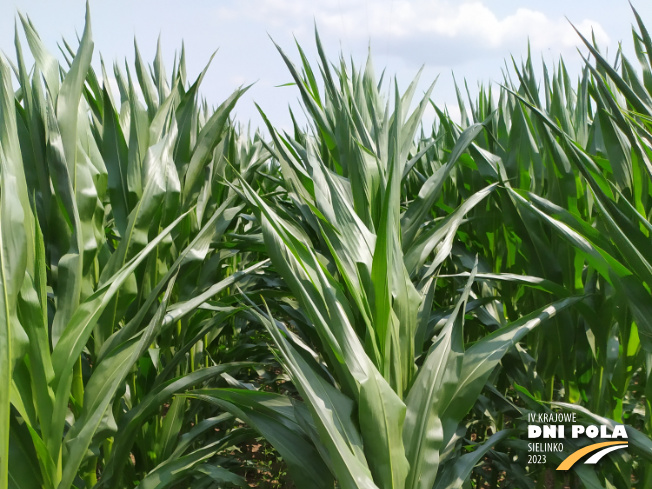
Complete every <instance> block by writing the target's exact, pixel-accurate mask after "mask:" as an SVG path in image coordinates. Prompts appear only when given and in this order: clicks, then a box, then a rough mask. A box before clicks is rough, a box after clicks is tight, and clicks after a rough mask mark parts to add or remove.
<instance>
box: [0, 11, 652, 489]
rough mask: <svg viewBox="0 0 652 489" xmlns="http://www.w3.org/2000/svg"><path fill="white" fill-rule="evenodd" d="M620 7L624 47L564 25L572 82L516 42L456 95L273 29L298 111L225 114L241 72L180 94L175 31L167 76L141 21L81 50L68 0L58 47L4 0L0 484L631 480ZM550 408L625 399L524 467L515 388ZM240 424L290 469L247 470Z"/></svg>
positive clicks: (632, 286)
mask: <svg viewBox="0 0 652 489" xmlns="http://www.w3.org/2000/svg"><path fill="white" fill-rule="evenodd" d="M635 16H636V20H637V29H635V30H634V31H633V38H634V45H635V49H636V53H637V57H638V61H639V64H640V69H639V71H637V69H636V68H634V67H633V65H632V64H631V63H630V62H629V61H628V60H627V59H625V58H624V57H623V56H622V54H621V53H620V52H619V53H618V56H617V58H616V60H615V62H614V63H613V64H612V63H610V62H609V61H608V60H606V59H605V58H604V57H603V56H602V55H601V53H600V51H599V48H598V46H596V45H595V44H594V43H592V42H590V41H588V40H586V39H583V40H584V42H585V43H586V46H587V49H588V50H589V52H590V55H591V59H590V60H589V59H587V61H586V65H585V68H584V70H583V72H582V73H581V75H580V77H579V79H578V80H577V82H576V83H574V82H573V81H572V80H571V76H570V74H569V73H568V70H567V69H566V67H565V65H564V63H563V61H560V63H559V65H558V66H554V67H552V68H551V69H550V68H549V67H546V66H544V72H543V73H544V74H543V79H542V80H539V79H537V76H536V75H535V70H534V68H533V65H532V61H531V59H530V58H528V59H527V60H526V61H525V62H524V63H523V64H522V65H521V66H519V65H517V64H516V63H515V64H514V68H513V71H512V72H511V74H510V75H506V77H505V80H504V83H503V85H502V86H501V87H500V88H499V89H498V90H496V89H493V90H491V89H489V88H484V87H480V88H479V90H478V93H477V94H476V95H475V96H472V95H471V94H470V93H469V91H468V89H467V94H466V95H467V96H468V97H467V96H464V95H463V94H462V91H461V90H459V91H458V99H459V104H460V112H461V114H462V118H461V120H460V121H454V120H452V119H451V117H450V116H449V115H448V113H447V112H446V110H445V109H442V108H440V107H438V106H436V105H434V104H433V102H432V101H431V93H432V90H433V86H431V87H430V88H429V90H427V91H426V92H425V93H424V94H423V95H422V96H421V97H419V98H418V100H415V97H416V94H417V86H418V77H417V79H415V80H414V81H413V82H412V83H411V84H410V85H409V87H408V88H407V90H405V92H403V93H402V92H401V91H400V90H399V88H398V86H397V84H396V83H395V82H394V83H392V82H389V81H387V80H385V79H384V78H381V79H380V80H378V79H377V78H376V74H375V70H374V67H373V65H372V63H371V60H368V61H367V63H366V64H365V65H363V66H362V67H361V68H358V67H356V66H355V65H353V64H351V65H347V64H346V63H345V62H344V61H343V60H340V61H339V63H335V64H333V63H331V62H330V61H329V60H328V58H327V56H326V54H325V53H324V50H323V48H322V45H321V43H320V41H319V38H318V37H317V39H316V42H317V50H318V55H319V60H318V69H314V68H313V67H312V66H311V64H310V63H309V61H308V59H307V56H306V55H305V53H304V52H303V51H302V50H301V48H300V47H299V58H300V64H299V65H298V66H296V65H295V64H293V62H292V61H291V59H290V57H288V56H287V55H286V54H285V53H284V52H283V51H282V50H281V49H279V52H280V54H281V57H282V59H283V61H284V62H285V63H286V65H287V67H288V70H289V73H290V75H291V77H292V79H293V83H294V85H295V86H296V89H297V90H298V92H299V95H300V97H301V104H302V107H303V109H304V111H305V113H306V115H307V118H308V122H307V125H306V124H304V125H302V123H300V122H295V124H294V127H293V129H292V130H291V131H290V132H286V131H281V130H279V129H277V128H276V127H275V126H274V125H273V121H270V120H269V119H268V118H267V117H266V115H265V113H264V112H263V110H262V109H261V110H260V113H261V121H262V123H263V124H264V125H265V126H266V130H267V135H266V136H261V135H260V134H258V133H256V134H253V135H252V134H250V133H248V132H246V131H245V130H243V129H242V128H241V127H240V126H238V125H237V124H235V123H234V122H233V121H232V119H231V117H230V114H231V111H232V110H233V108H234V106H235V105H236V103H237V101H238V98H239V97H240V96H241V95H242V93H243V92H244V91H245V90H246V88H242V89H239V90H237V91H236V92H235V93H234V94H232V95H231V96H230V97H228V98H227V99H226V100H225V101H224V102H223V103H222V104H221V105H220V106H219V107H217V108H209V107H208V106H207V104H206V103H205V102H203V101H202V99H201V98H200V95H199V89H200V84H201V82H202V79H203V77H204V73H205V71H204V72H202V73H201V74H200V75H199V76H198V78H197V79H196V80H195V81H193V82H192V83H189V82H188V80H187V75H186V69H185V54H184V52H183V50H182V51H181V53H180V54H179V56H178V58H176V59H175V63H174V67H173V69H172V74H171V76H168V75H167V74H166V71H165V67H164V65H163V62H162V55H161V53H160V48H159V50H158V52H157V55H156V57H155V59H154V61H153V63H152V64H151V65H148V64H147V63H145V62H144V61H143V60H142V58H141V56H140V54H139V51H138V48H137V47H136V48H135V63H134V64H135V66H134V67H133V68H131V67H129V66H124V67H122V66H119V65H114V66H113V70H112V72H111V76H109V74H107V70H106V68H105V66H104V64H103V63H101V73H99V74H98V73H96V72H95V70H94V69H93V68H92V66H91V60H92V55H93V42H92V36H91V23H90V19H89V16H88V13H87V19H86V28H85V30H84V32H83V35H82V36H81V38H80V40H79V46H78V48H77V50H74V49H73V48H71V47H70V46H69V45H68V44H66V43H65V42H64V43H63V45H62V49H61V50H62V55H61V56H60V57H55V56H53V55H52V54H51V53H49V52H48V51H47V49H46V48H45V46H44V45H43V43H42V41H41V40H40V39H39V37H38V34H37V33H36V30H35V28H34V26H33V25H32V24H31V22H30V21H29V19H28V18H26V17H21V22H20V23H21V28H22V29H21V31H22V35H23V36H24V38H25V39H26V40H27V44H28V46H29V49H30V52H31V55H32V57H33V59H34V65H33V66H32V67H31V68H29V69H28V68H27V66H26V63H25V58H24V56H23V51H22V45H23V44H24V42H21V40H20V36H19V34H18V32H17V34H16V43H15V45H16V55H15V61H14V62H12V61H10V60H8V59H6V58H5V57H4V56H0V82H1V83H0V181H1V191H0V290H1V291H2V294H0V305H1V306H2V307H1V308H0V317H1V319H0V325H1V328H0V355H1V356H0V382H2V386H1V388H0V485H2V486H3V487H4V486H8V487H11V488H41V487H44V488H48V489H50V488H52V489H54V488H59V489H69V488H72V487H75V488H80V489H81V488H91V487H98V488H121V487H135V486H136V485H138V486H139V487H151V488H164V487H171V488H185V487H193V488H194V487H207V488H208V487H247V486H248V485H250V484H257V485H259V486H261V487H262V486H263V485H264V484H267V485H268V486H269V485H271V486H274V487H297V488H304V487H305V488H334V487H338V488H347V489H348V488H351V489H358V488H370V489H375V488H380V489H407V488H409V489H417V488H419V489H434V488H442V489H444V488H453V487H459V488H471V487H474V488H480V487H505V488H506V487H519V488H532V489H534V488H539V487H541V488H544V487H573V488H574V487H589V488H595V489H598V488H603V489H611V488H625V487H626V488H643V487H648V486H650V485H651V484H652V469H651V468H652V463H651V462H652V441H651V440H650V438H649V436H650V435H651V434H652V420H651V416H652V412H651V409H652V405H651V404H650V402H649V399H650V395H652V392H651V391H650V389H652V379H650V375H652V374H651V372H652V355H651V354H652V343H651V342H650V339H651V337H652V309H651V307H652V306H651V304H652V295H651V287H652V258H651V257H652V242H651V241H650V231H652V224H651V222H652V217H651V216H652V201H651V198H652V193H651V192H652V189H651V187H650V185H649V184H650V181H651V178H652V54H650V53H652V39H651V38H650V36H649V34H648V33H647V30H646V29H645V26H644V23H643V22H642V20H641V19H640V18H639V17H638V15H637V14H636V12H635ZM60 60H61V61H60ZM62 63H63V64H62ZM12 75H13V77H14V78H15V79H16V80H17V81H18V89H14V86H13V83H12ZM112 79H114V80H115V81H116V84H117V86H118V91H119V93H112V91H111V88H110V86H111V84H112ZM429 105H432V106H433V107H434V109H435V111H436V113H437V118H436V121H435V124H434V126H433V127H432V128H426V127H425V126H424V124H423V122H422V121H423V114H424V111H425V110H426V109H427V108H428V106H429ZM293 120H295V121H297V119H295V118H294V117H293ZM559 409H561V410H564V411H573V412H575V413H576V414H577V416H578V419H580V420H582V422H585V423H591V424H594V423H603V424H611V425H613V424H614V423H618V424H620V423H623V424H625V425H626V427H627V433H628V437H629V440H628V441H629V449H628V450H627V451H618V452H616V453H614V454H612V455H610V457H609V458H608V460H607V459H605V460H604V461H603V462H601V464H600V465H598V466H583V465H578V466H577V467H576V468H574V469H573V470H572V471H571V472H570V473H558V472H556V471H555V470H554V468H555V467H556V466H557V465H558V464H559V463H560V462H561V461H562V460H563V459H564V458H565V457H566V456H567V455H568V454H569V453H570V452H572V451H574V450H575V449H577V448H579V447H580V446H581V443H580V442H578V441H576V440H568V443H567V444H566V446H565V451H564V452H560V453H550V454H548V463H547V464H546V465H541V466H539V465H529V464H528V462H527V459H528V456H527V455H528V448H527V443H528V440H527V439H526V425H527V416H528V414H532V413H550V412H551V411H553V410H559ZM261 444H265V446H267V445H269V446H271V447H273V453H274V455H273V457H274V460H275V462H274V463H275V464H276V465H277V466H280V467H282V468H281V469H280V470H281V471H284V470H285V469H287V473H288V476H287V477H282V478H280V479H281V480H277V481H271V482H267V481H264V480H262V477H261V475H260V473H261V466H260V465H261V464H260V461H259V460H258V461H257V460H256V456H255V453H254V451H252V450H249V448H251V447H252V446H253V445H255V446H256V447H257V449H258V448H259V447H260V446H262V445H261ZM263 469H264V468H263ZM252 471H253V473H254V474H255V475H254V477H253V479H252V477H251V473H252Z"/></svg>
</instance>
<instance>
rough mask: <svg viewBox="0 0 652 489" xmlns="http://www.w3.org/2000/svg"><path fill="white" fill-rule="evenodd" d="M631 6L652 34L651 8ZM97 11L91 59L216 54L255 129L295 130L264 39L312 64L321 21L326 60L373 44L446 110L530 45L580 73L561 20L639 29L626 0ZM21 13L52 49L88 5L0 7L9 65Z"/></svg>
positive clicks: (617, 35) (260, 2)
mask: <svg viewBox="0 0 652 489" xmlns="http://www.w3.org/2000/svg"><path fill="white" fill-rule="evenodd" d="M632 3H633V4H634V6H635V7H636V8H637V10H638V11H639V13H640V14H641V15H642V17H643V19H644V20H646V21H647V22H648V24H649V25H650V29H651V30H652V2H649V1H647V2H646V1H641V0H634V1H633V2H632ZM90 6H91V17H92V25H93V38H94V41H95V61H96V63H97V62H98V61H99V53H101V54H102V56H103V58H104V60H105V62H108V64H111V63H112V62H113V61H114V60H118V61H120V60H124V59H125V58H127V59H128V60H129V61H130V62H131V60H133V39H134V37H136V38H137V39H138V44H139V47H140V50H141V52H142V54H143V57H144V58H145V59H147V60H152V59H153V56H154V52H155V49H156V41H157V38H158V36H159V34H160V36H161V41H162V45H163V51H164V55H165V56H164V57H165V59H166V61H167V64H168V66H169V67H170V68H171V66H172V60H173V57H174V52H175V51H176V50H177V49H178V48H179V47H180V45H181V42H182V40H183V41H184V42H185V46H186V51H187V55H188V65H187V66H188V73H189V75H190V76H196V75H197V74H198V73H199V71H200V70H201V69H202V68H203V67H204V65H205V63H206V62H207V60H208V58H209V57H210V55H211V53H212V52H213V51H214V50H216V49H219V51H218V53H217V56H216V57H215V60H214V61H213V64H212V66H211V68H210V70H209V72H208V75H207V77H206V78H205V81H204V84H203V90H202V93H203V95H204V96H205V97H206V98H207V99H208V101H209V103H211V104H215V105H216V104H218V103H219V102H220V101H221V100H223V99H224V98H226V97H227V96H228V94H229V93H231V91H232V90H234V89H235V88H236V87H238V86H239V85H241V84H243V83H246V84H248V83H252V82H256V83H255V85H254V86H253V87H252V88H251V90H250V91H249V93H248V94H247V96H246V97H245V98H244V99H243V100H242V101H241V103H240V105H239V106H238V107H237V111H236V112H237V117H238V119H239V120H241V121H243V122H247V121H249V120H251V121H252V123H253V125H254V126H260V125H261V121H260V117H259V116H258V114H257V112H256V110H255V107H254V105H253V102H254V101H256V102H257V103H258V104H260V105H261V106H262V107H263V109H264V110H265V112H266V113H267V115H268V116H269V117H270V118H271V120H272V121H273V122H274V123H275V124H279V125H283V126H285V125H288V123H289V117H288V115H287V106H288V105H289V104H292V105H293V106H296V100H297V91H296V88H294V87H280V88H277V86H278V85H282V84H284V83H287V82H289V81H290V77H289V74H288V72H287V70H286V68H285V66H284V64H283V62H282V60H281V58H280V56H279V54H278V53H277V52H276V49H275V47H274V45H273V43H272V41H271V40H270V38H269V36H271V37H272V38H273V39H274V40H275V41H276V42H277V43H278V44H279V45H280V46H281V47H282V48H283V49H284V50H285V51H286V52H287V53H288V54H290V56H291V57H292V58H293V59H295V60H296V59H297V55H296V49H295V48H294V39H293V36H294V37H296V38H297V40H298V41H299V42H300V44H301V45H302V46H303V47H304V49H305V50H306V51H307V52H308V53H309V55H310V56H312V58H313V59H314V57H315V50H314V42H313V25H314V24H316V25H317V26H318V28H319V31H320V35H321V37H322V40H323V41H324V44H325V47H326V51H327V53H328V54H329V56H330V57H331V59H337V56H338V55H339V52H340V51H342V52H343V53H344V54H345V56H346V57H349V56H351V57H353V59H355V60H356V61H357V62H358V63H361V62H362V61H364V59H365V58H366V54H367V47H368V46H369V45H370V46H371V52H372V55H373V59H374V65H375V66H376V68H377V69H378V70H380V69H382V68H387V72H388V73H389V74H392V75H396V77H397V79H398V81H399V85H401V86H402V87H406V86H407V83H408V82H409V81H410V80H411V79H412V77H413V76H414V75H415V73H416V72H417V70H418V69H419V67H420V66H421V65H424V67H425V69H424V73H423V75H422V82H423V83H422V86H423V87H424V88H425V86H426V85H427V84H429V83H430V82H431V81H432V80H434V78H435V77H436V76H437V75H440V78H439V81H438V83H437V85H436V88H435V91H434V93H433V99H434V100H435V102H437V103H439V104H448V105H449V106H451V105H455V92H454V88H453V78H452V75H451V71H453V72H454V73H455V75H456V77H457V79H458V81H459V80H462V79H466V80H467V82H468V83H469V86H470V88H471V90H472V91H473V88H474V87H475V86H476V85H477V83H478V82H480V81H482V82H487V81H492V80H494V81H500V80H501V78H502V75H501V69H502V68H503V67H504V60H505V59H508V58H509V56H510V55H513V56H514V57H516V58H517V59H518V58H520V57H521V56H523V55H524V54H525V52H526V49H527V42H528V39H529V40H530V43H531V45H532V50H533V52H534V53H535V55H536V57H537V58H539V57H541V56H543V57H544V58H545V59H547V60H553V59H556V58H557V57H558V56H559V55H560V54H561V55H563V56H564V59H565V60H566V62H567V64H568V65H569V66H570V67H571V69H573V70H575V71H577V70H578V69H579V68H578V67H579V66H580V57H579V55H578V54H577V51H576V47H577V46H579V44H580V43H579V38H578V37H577V35H576V34H575V33H574V32H573V30H572V29H571V27H570V25H569V23H568V21H567V20H566V17H568V19H569V20H570V21H572V22H573V23H574V24H575V25H576V26H578V27H579V28H580V30H581V31H582V32H584V33H586V34H590V32H591V29H593V31H594V32H595V35H596V37H597V39H598V41H599V43H600V44H601V46H603V48H604V49H608V50H609V52H610V53H613V52H615V49H616V48H617V46H618V42H619V41H623V45H624V47H625V48H626V52H629V53H631V44H632V42H631V24H632V22H634V16H633V14H632V12H631V9H630V7H629V4H628V2H626V1H624V0H611V1H603V0H600V1H585V0H575V1H568V0H566V1H559V0H552V1H547V2H541V1H532V0H531V1H514V0H500V1H499V0H470V1H457V2H456V1H451V0H412V1H405V0H378V1H371V0H347V1H345V0H322V1H320V2H307V1H299V0H240V1H236V0H223V1H216V0H213V1H210V0H186V1H185V2H179V1H171V0H157V1H154V0H138V1H133V0H132V1H126V0H113V1H99V0H98V1H91V2H90ZM17 11H21V12H23V13H25V14H27V15H29V16H30V18H31V19H32V21H33V23H34V24H35V26H36V28H37V30H38V32H39V34H40V35H41V38H42V39H43V40H44V41H45V43H46V45H47V46H49V47H50V48H51V50H52V51H53V52H57V42H58V41H59V40H60V39H61V38H62V37H65V38H66V39H68V40H74V39H75V36H76V32H80V33H81V31H82V29H83V22H84V2H83V1H79V0H59V1H57V2H53V1H51V0H50V1H47V0H0V50H2V51H3V52H5V53H6V54H7V55H8V56H9V57H10V58H12V59H13V58H14V48H13V38H14V21H15V18H16V15H15V14H16V12H17ZM453 111H454V110H453Z"/></svg>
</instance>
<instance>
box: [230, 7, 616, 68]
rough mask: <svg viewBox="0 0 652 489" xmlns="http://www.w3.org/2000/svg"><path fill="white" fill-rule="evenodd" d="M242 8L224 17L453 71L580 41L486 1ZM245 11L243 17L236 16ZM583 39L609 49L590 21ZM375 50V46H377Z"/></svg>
mask: <svg viewBox="0 0 652 489" xmlns="http://www.w3.org/2000/svg"><path fill="white" fill-rule="evenodd" d="M247 7H252V5H251V3H250V2H247V1H245V2H238V5H237V6H235V7H232V8H230V9H228V8H224V9H221V13H222V15H232V16H236V17H237V16H245V17H247V16H248V17H249V18H253V19H255V20H256V21H258V22H261V23H264V24H265V25H266V26H267V27H268V28H281V29H284V30H289V31H292V32H294V34H295V35H297V36H298V37H300V38H301V35H302V34H304V33H306V32H309V31H310V30H311V26H312V21H313V19H315V20H316V23H317V26H318V28H319V30H320V34H321V35H322V36H324V37H328V38H331V39H332V38H335V39H341V40H343V42H345V43H352V44H356V45H359V44H366V43H367V41H368V40H371V44H372V48H374V49H379V50H381V51H385V52H386V54H389V55H394V56H398V57H401V58H404V59H410V60H412V61H415V62H417V63H419V64H420V63H423V62H426V63H432V62H435V63H437V64H441V65H455V64H457V63H460V62H465V61H469V60H471V59H475V58H478V57H481V56H486V55H487V54H499V53H503V55H505V54H507V53H509V52H510V51H511V50H513V49H517V50H518V51H522V50H523V47H524V46H526V43H527V41H528V39H529V41H530V44H531V46H532V48H533V49H535V50H538V51H550V52H553V53H559V54H566V55H567V54H569V53H572V52H573V51H574V50H575V47H576V46H579V45H581V40H580V38H579V36H577V33H576V32H575V31H574V30H573V28H572V27H571V25H570V23H569V22H568V21H567V20H566V19H565V18H563V17H560V18H550V17H549V16H547V15H546V14H545V13H543V12H541V11H538V10H533V9H529V8H518V9H517V10H515V11H514V12H513V13H511V14H509V15H506V16H502V17H499V16H497V15H496V14H495V13H494V12H493V11H492V10H491V9H490V8H489V7H488V6H487V5H485V4H484V3H483V2H481V1H467V2H461V3H458V2H452V1H449V0H412V1H407V0H398V1H397V0H393V1H391V2H370V1H369V0H366V1H364V0H350V1H348V2H345V1H343V0H324V1H321V2H319V3H314V4H313V3H311V2H296V1H291V0H261V1H257V2H255V8H247ZM239 9H242V10H239ZM573 20H574V22H575V25H576V26H577V27H578V29H579V30H580V32H582V33H583V34H584V35H585V36H589V37H590V35H591V30H593V32H594V33H595V36H596V39H597V40H598V43H599V44H600V45H601V46H605V45H607V44H609V37H608V36H607V34H606V32H605V30H604V29H603V27H602V26H601V25H600V24H599V23H598V22H594V21H592V20H590V19H588V18H585V19H573ZM374 46H375V47H374Z"/></svg>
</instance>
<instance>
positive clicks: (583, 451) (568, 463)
mask: <svg viewBox="0 0 652 489" xmlns="http://www.w3.org/2000/svg"><path fill="white" fill-rule="evenodd" d="M626 444H627V442H623V441H605V442H602V443H594V444H593V445H589V446H588V447H584V448H580V449H579V450H577V451H576V452H573V453H571V454H570V455H569V456H568V457H566V460H564V461H563V462H562V463H560V464H559V467H557V470H568V469H570V468H571V467H572V466H573V465H575V462H577V461H578V460H579V459H581V458H582V457H583V456H584V455H587V454H589V453H591V452H595V451H596V450H600V449H601V448H604V447H609V446H612V445H626Z"/></svg>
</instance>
